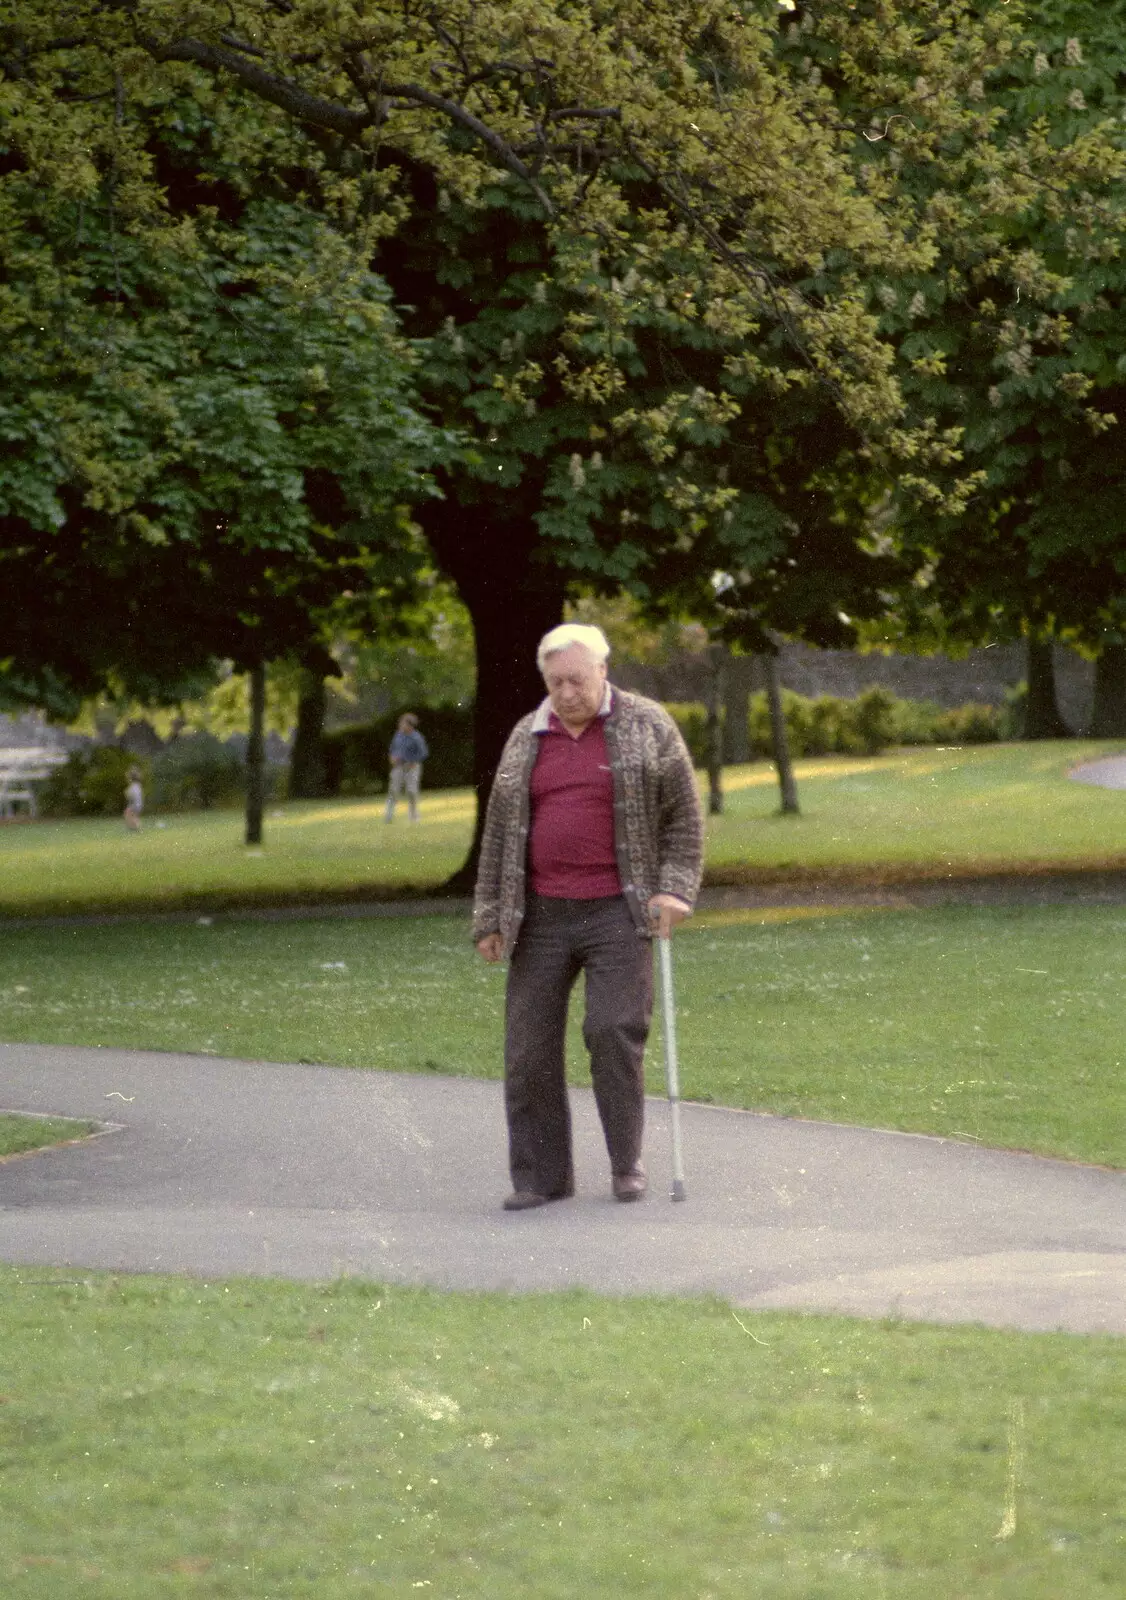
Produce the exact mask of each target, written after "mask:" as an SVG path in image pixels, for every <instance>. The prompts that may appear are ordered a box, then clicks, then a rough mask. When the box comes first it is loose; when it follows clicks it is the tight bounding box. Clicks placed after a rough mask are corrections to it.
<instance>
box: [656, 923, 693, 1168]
mask: <svg viewBox="0 0 1126 1600" xmlns="http://www.w3.org/2000/svg"><path fill="white" fill-rule="evenodd" d="M657 950H658V959H659V963H660V968H661V1021H662V1024H663V1026H662V1032H663V1034H664V1040H665V1081H666V1083H667V1085H668V1091H669V1132H670V1134H671V1136H672V1193H671V1194H670V1196H669V1198H670V1200H687V1199H688V1196H687V1194H686V1193H685V1189H684V1155H683V1153H682V1151H681V1148H680V1070H679V1066H678V1063H677V1059H676V1003H675V1001H674V998H673V989H672V936H671V935H669V936H668V937H666V938H664V939H662V938H658V939H657Z"/></svg>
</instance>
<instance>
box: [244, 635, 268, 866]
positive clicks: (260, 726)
mask: <svg viewBox="0 0 1126 1600" xmlns="http://www.w3.org/2000/svg"><path fill="white" fill-rule="evenodd" d="M249 678H250V737H249V739H248V740H247V743H246V842H247V844H261V843H262V802H263V798H264V788H265V783H264V780H265V766H266V763H265V739H264V728H265V722H266V665H265V662H263V661H259V662H258V663H257V665H256V666H253V667H251V669H250V673H249Z"/></svg>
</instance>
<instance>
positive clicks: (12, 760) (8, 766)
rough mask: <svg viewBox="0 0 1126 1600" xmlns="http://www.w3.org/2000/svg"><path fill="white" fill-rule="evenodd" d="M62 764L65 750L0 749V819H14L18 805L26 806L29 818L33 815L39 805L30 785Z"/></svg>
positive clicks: (24, 747)
mask: <svg viewBox="0 0 1126 1600" xmlns="http://www.w3.org/2000/svg"><path fill="white" fill-rule="evenodd" d="M65 761H66V751H65V750H49V749H45V748H43V747H41V746H39V745H17V746H15V747H14V748H10V749H7V750H0V819H6V818H11V817H15V816H18V815H19V809H18V808H19V807H20V806H26V808H27V815H28V816H29V817H34V816H36V815H37V814H38V810H39V806H38V802H37V800H36V797H35V789H34V788H33V785H34V784H36V783H42V781H43V779H44V778H49V777H50V776H51V773H52V771H53V770H54V768H55V767H61V766H62V765H63V763H64V762H65Z"/></svg>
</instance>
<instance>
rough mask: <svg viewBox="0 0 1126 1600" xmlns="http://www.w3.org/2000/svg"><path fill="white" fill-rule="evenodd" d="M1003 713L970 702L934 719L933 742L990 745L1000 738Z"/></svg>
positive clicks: (994, 708) (991, 707)
mask: <svg viewBox="0 0 1126 1600" xmlns="http://www.w3.org/2000/svg"><path fill="white" fill-rule="evenodd" d="M1002 717H1003V712H1000V711H998V710H997V708H996V707H995V706H983V705H976V704H974V703H973V702H972V701H971V702H970V703H968V704H967V705H964V706H958V707H956V708H955V709H954V710H953V711H943V712H941V713H940V714H939V716H937V717H936V718H935V740H936V742H940V743H942V744H991V743H993V741H994V740H996V739H999V738H1000V737H1001V722H1002Z"/></svg>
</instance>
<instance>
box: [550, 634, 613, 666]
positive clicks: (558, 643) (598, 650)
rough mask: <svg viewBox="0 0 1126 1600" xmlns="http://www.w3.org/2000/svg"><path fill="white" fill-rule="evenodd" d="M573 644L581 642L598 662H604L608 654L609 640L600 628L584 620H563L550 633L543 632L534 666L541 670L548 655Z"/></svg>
mask: <svg viewBox="0 0 1126 1600" xmlns="http://www.w3.org/2000/svg"><path fill="white" fill-rule="evenodd" d="M573 644H581V645H582V647H583V649H584V650H587V651H589V652H590V654H591V655H592V656H593V657H594V659H595V661H597V662H599V663H601V662H604V661H605V660H606V657H607V656H608V655H609V654H610V641H609V640H608V639H607V637H606V635H605V634H604V633H603V632H602V629H601V628H592V627H590V626H589V625H588V624H587V623H585V622H563V623H560V625H559V627H558V628H552V630H551V632H550V633H545V634H544V636H543V638H542V639H541V640H540V645H539V649H538V650H537V651H536V666H537V667H539V669H540V671H541V672H542V671H543V669H544V667H545V666H546V664H547V658H548V656H554V655H558V654H559V652H560V650H569V649H570V648H571V646H572V645H573Z"/></svg>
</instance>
